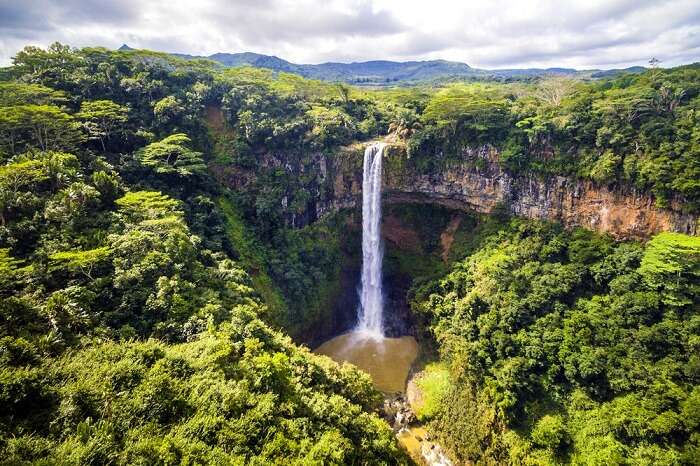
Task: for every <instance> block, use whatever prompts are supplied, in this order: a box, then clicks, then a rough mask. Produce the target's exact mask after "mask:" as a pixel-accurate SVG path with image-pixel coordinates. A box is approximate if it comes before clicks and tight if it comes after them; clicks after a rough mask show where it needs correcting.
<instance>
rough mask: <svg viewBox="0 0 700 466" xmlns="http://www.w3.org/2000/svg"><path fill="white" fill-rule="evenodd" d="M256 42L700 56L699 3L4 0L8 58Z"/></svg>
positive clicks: (507, 63) (267, 49)
mask: <svg viewBox="0 0 700 466" xmlns="http://www.w3.org/2000/svg"><path fill="white" fill-rule="evenodd" d="M56 40H59V41H61V42H64V43H68V44H70V45H73V46H79V47H80V46H87V45H103V46H106V47H118V46H119V45H121V44H122V43H128V44H129V45H131V46H132V47H139V48H151V49H155V50H163V51H170V52H183V53H190V54H198V55H208V54H211V53H215V52H240V51H254V52H259V53H267V54H271V55H277V56H280V57H282V58H285V59H288V60H290V61H294V62H298V63H318V62H322V61H359V60H372V59H395V60H413V59H432V58H444V59H450V60H457V61H463V62H466V63H468V64H470V65H472V66H478V67H490V68H505V67H531V66H572V67H578V68H593V67H616V66H629V65H633V64H644V63H646V61H647V60H648V59H649V58H650V57H651V56H656V57H658V58H660V59H661V60H662V61H663V64H665V65H669V66H670V65H675V64H680V63H687V62H691V61H698V60H700V53H699V47H700V3H699V2H697V0H576V1H568V2H561V1H558V0H489V1H486V0H485V1H481V2H479V1H469V2H467V1H465V2H456V1H454V0H430V1H425V0H233V1H231V0H228V1H227V0H199V1H197V2H193V1H191V0H152V1H148V2H143V1H137V0H53V1H52V0H24V1H22V2H19V1H10V0H0V63H3V64H7V63H9V62H10V58H11V56H12V55H13V54H14V53H16V52H17V51H18V50H19V49H21V48H22V47H23V46H25V45H40V46H46V45H48V44H50V43H51V42H53V41H56Z"/></svg>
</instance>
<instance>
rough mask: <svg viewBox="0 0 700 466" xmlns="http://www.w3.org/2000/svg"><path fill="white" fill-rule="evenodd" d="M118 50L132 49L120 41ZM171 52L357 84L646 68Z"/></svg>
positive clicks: (590, 74)
mask: <svg viewBox="0 0 700 466" xmlns="http://www.w3.org/2000/svg"><path fill="white" fill-rule="evenodd" d="M119 50H124V51H130V50H134V49H132V48H131V47H129V46H128V45H126V44H124V45H122V46H121V47H120V48H119ZM170 55H173V56H176V57H179V58H183V59H186V60H195V59H208V60H212V61H215V62H218V63H220V64H221V65H223V66H225V67H239V66H253V67H256V68H265V69H269V70H272V71H275V72H287V73H294V74H298V75H300V76H303V77H305V78H309V79H318V80H322V81H341V82H345V83H348V84H356V85H374V86H377V85H378V86H381V85H394V84H410V83H420V82H429V81H436V80H446V79H496V80H511V79H529V78H537V77H542V76H571V77H584V78H592V79H597V78H603V77H610V76H614V75H617V74H620V73H640V72H643V71H644V70H645V69H646V68H644V67H642V66H633V67H629V68H622V69H618V68H615V69H608V70H599V69H591V70H576V69H574V68H563V67H551V68H506V69H493V70H489V69H480V68H473V67H471V66H469V65H468V64H466V63H462V62H456V61H450V60H442V59H436V60H411V61H392V60H369V61H354V62H350V63H342V62H332V61H331V62H323V63H318V64H299V63H293V62H290V61H288V60H285V59H283V58H280V57H277V56H275V55H265V54H260V53H255V52H237V53H227V52H218V53H214V54H211V55H208V56H201V55H190V54H183V53H171V54H170Z"/></svg>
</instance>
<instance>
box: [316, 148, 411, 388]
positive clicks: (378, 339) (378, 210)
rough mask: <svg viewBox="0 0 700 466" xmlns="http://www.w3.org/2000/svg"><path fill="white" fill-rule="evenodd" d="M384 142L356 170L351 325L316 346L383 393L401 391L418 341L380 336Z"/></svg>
mask: <svg viewBox="0 0 700 466" xmlns="http://www.w3.org/2000/svg"><path fill="white" fill-rule="evenodd" d="M385 148H386V144H384V143H376V144H372V145H370V146H368V147H367V148H366V150H365V154H364V162H363V171H362V272H361V277H360V287H359V290H358V293H359V297H360V303H359V306H358V309H357V317H358V319H357V325H356V326H355V328H354V329H353V330H352V331H351V332H349V333H345V334H342V335H339V336H337V337H335V338H332V339H330V340H328V341H326V342H325V343H323V344H322V345H321V346H319V347H318V348H316V350H315V352H316V353H318V354H325V355H326V356H330V357H331V358H332V359H334V360H336V361H338V362H342V361H347V362H350V363H352V364H354V365H356V366H358V367H359V368H360V369H362V370H364V371H365V372H367V373H368V374H370V376H372V380H373V382H374V385H375V387H376V388H377V389H378V390H380V391H383V392H385V393H391V392H402V391H404V389H405V386H406V378H407V377H408V372H409V370H410V368H411V364H413V361H414V360H415V358H416V357H417V355H418V343H417V342H416V340H415V338H413V337H411V336H402V337H399V338H387V337H385V336H384V330H383V327H384V326H383V319H384V296H383V291H382V259H383V246H382V235H381V216H382V204H381V202H382V159H383V157H384V149H385Z"/></svg>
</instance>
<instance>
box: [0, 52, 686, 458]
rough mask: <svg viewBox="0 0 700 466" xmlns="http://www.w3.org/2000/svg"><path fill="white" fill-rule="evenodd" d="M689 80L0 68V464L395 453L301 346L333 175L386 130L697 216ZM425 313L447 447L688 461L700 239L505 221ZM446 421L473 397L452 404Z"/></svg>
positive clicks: (105, 58)
mask: <svg viewBox="0 0 700 466" xmlns="http://www.w3.org/2000/svg"><path fill="white" fill-rule="evenodd" d="M699 90H700V68H699V67H698V66H697V65H689V66H685V67H679V68H674V69H670V70H662V69H652V70H649V71H647V72H645V73H642V74H635V75H622V76H618V77H613V78H605V79H601V80H597V81H593V82H583V81H575V80H570V79H542V80H536V81H534V82H532V83H522V82H521V83H510V84H495V83H492V82H491V83H453V84H448V85H440V86H435V87H431V86H421V87H410V88H394V89H381V90H371V89H366V88H363V89H358V88H353V87H350V86H347V85H345V84H336V83H327V82H321V81H313V80H307V79H303V78H301V77H298V76H295V75H292V74H286V73H274V72H272V71H270V70H261V69H255V68H249V67H244V68H231V69H224V68H222V67H221V66H219V65H217V64H216V63H214V62H211V61H208V60H183V59H178V58H175V57H172V56H169V55H165V54H159V53H155V52H148V51H134V50H121V51H109V50H106V49H102V48H84V49H73V48H70V47H68V46H65V45H61V44H54V45H52V46H50V47H49V48H47V49H40V48H36V47H27V48H25V49H24V50H22V51H20V52H18V53H17V55H16V57H15V58H14V61H13V65H12V66H11V67H8V68H4V69H1V70H0V163H2V165H1V166H0V297H1V300H0V407H2V410H0V462H3V463H4V464H56V463H61V464H180V463H182V464H196V463H199V464H201V463H215V464H274V463H276V462H277V463H282V462H284V463H295V464H396V463H401V462H403V461H404V460H403V456H402V454H401V452H400V450H399V448H398V446H397V445H396V443H395V440H394V438H393V434H392V432H391V429H390V428H389V426H388V425H387V424H386V423H385V422H384V421H382V420H381V419H380V418H379V416H378V415H377V414H376V412H377V411H376V410H377V408H378V406H379V403H380V401H381V398H380V396H379V394H378V393H377V392H376V391H374V389H373V388H372V386H371V381H370V380H369V378H368V376H366V375H365V374H363V373H361V372H360V371H358V370H356V369H354V368H352V367H349V366H338V365H337V364H335V363H333V362H331V361H330V360H328V359H327V358H324V357H320V356H315V355H313V354H311V353H310V352H309V351H308V350H307V349H304V348H303V347H300V346H298V345H296V344H295V343H293V342H292V340H291V338H290V337H289V336H287V334H290V335H292V336H293V337H295V339H297V341H304V340H303V337H304V334H305V331H306V329H309V328H312V327H313V326H314V325H315V323H316V322H318V321H319V319H321V318H322V317H323V313H324V312H328V311H327V310H328V308H329V306H328V303H329V302H330V300H332V296H333V293H334V287H335V286H337V283H338V275H339V273H340V270H339V268H340V263H341V262H342V257H341V256H342V251H341V249H342V246H343V245H342V242H343V232H344V230H343V229H344V224H343V222H342V219H337V218H334V217H333V216H332V215H329V216H324V217H319V216H318V212H319V209H318V208H317V207H318V206H319V205H321V204H322V203H323V202H325V201H326V200H328V198H329V196H330V191H329V183H330V181H329V180H328V179H327V177H326V175H325V173H324V172H323V170H321V169H319V168H318V167H319V166H320V165H319V164H321V163H322V162H321V160H322V159H324V158H326V157H334V156H336V154H337V153H338V150H339V149H338V148H339V147H340V146H344V145H347V144H350V143H352V142H354V141H364V140H368V139H372V138H379V137H384V136H386V135H387V134H389V135H391V137H393V138H395V139H396V140H398V141H400V142H401V143H403V144H405V145H406V147H407V148H408V155H409V157H410V160H411V163H414V164H416V166H418V167H419V168H420V169H421V170H435V169H440V167H442V166H444V164H450V163H455V162H458V161H460V160H461V157H462V154H463V151H464V149H465V148H466V147H473V146H476V145H484V144H486V145H491V146H493V147H495V148H497V149H498V153H499V157H500V159H499V161H500V163H501V164H502V166H503V167H504V169H506V170H508V171H510V172H512V173H514V174H524V173H527V174H530V175H532V176H542V177H545V176H552V175H561V176H571V177H578V178H581V179H586V180H590V181H591V182H593V183H596V184H599V185H606V186H610V187H611V188H614V189H620V190H633V191H635V192H644V193H648V194H651V195H652V196H653V197H654V199H655V201H656V202H657V204H658V205H659V206H668V205H677V206H680V207H679V208H680V209H683V210H685V211H687V212H692V213H697V212H698V209H699V208H700V204H699V203H700V153H699V151H700V132H699V131H700V130H698V127H699V125H698V118H699V117H700V116H699V115H700V113H698V111H697V110H698V105H699V104H700V97H699V96H698V91H699ZM483 225H484V226H483V228H481V227H480V229H477V232H476V233H475V235H476V236H474V238H473V240H472V241H471V243H470V244H471V246H470V247H469V248H467V249H464V250H463V254H462V256H461V257H459V258H457V259H458V260H457V261H456V263H455V265H454V267H453V268H452V269H451V270H448V271H447V272H445V273H443V272H444V271H441V273H442V275H443V276H441V277H434V276H433V277H430V279H428V278H426V279H425V280H422V281H418V282H417V285H416V287H415V288H414V290H413V292H412V301H413V307H414V310H415V312H416V313H418V314H419V315H420V316H422V317H421V319H422V323H423V325H424V329H425V332H426V338H430V339H432V340H434V342H435V344H436V345H437V347H438V348H439V358H440V359H441V364H440V365H437V366H435V367H440V370H441V371H443V370H445V369H444V368H445V367H447V368H448V373H449V376H448V377H445V376H444V374H443V373H441V375H440V377H439V378H438V379H439V381H440V383H439V384H438V388H439V389H435V390H432V391H431V393H434V394H435V396H436V397H437V398H436V399H435V400H433V401H434V402H433V403H432V404H431V405H430V409H429V410H428V411H427V412H426V416H427V417H428V418H430V419H432V421H431V422H432V423H433V424H434V428H435V430H436V431H437V432H439V433H440V436H441V439H442V440H443V441H444V442H445V445H446V446H447V447H448V448H449V449H450V451H452V453H453V454H455V455H456V456H457V457H458V458H462V459H465V460H466V459H473V460H484V461H487V460H488V461H494V462H498V461H505V460H511V461H512V462H518V461H522V462H531V463H538V464H541V463H557V462H569V461H571V462H575V463H589V464H603V463H602V461H603V459H607V460H608V463H605V464H610V462H609V461H611V459H612V460H613V461H616V462H618V463H619V464H628V463H632V464H652V463H654V464H662V463H664V462H666V463H667V464H678V463H685V464H697V462H698V451H700V450H699V446H698V445H699V442H700V438H699V436H700V434H699V433H698V429H699V425H698V419H700V414H699V413H700V411H699V409H700V408H699V406H700V405H699V403H700V401H699V400H700V398H699V397H700V392H699V391H698V390H699V388H698V386H699V385H698V377H700V375H699V374H700V373H699V372H698V371H699V370H700V369H699V368H700V360H699V359H698V356H697V354H698V353H699V352H700V347H699V346H698V345H699V343H698V342H699V341H700V340H699V338H700V321H699V320H698V319H700V317H699V316H698V304H699V303H698V283H699V282H700V277H699V275H700V263H699V261H700V252H699V251H700V246H698V239H697V237H688V236H684V235H679V234H671V233H664V234H661V235H659V236H657V237H655V238H653V239H652V240H651V241H649V242H648V243H647V244H639V243H616V242H614V241H612V240H611V239H610V238H606V237H601V236H597V235H593V234H592V233H590V232H585V231H574V232H566V231H562V230H561V229H559V228H558V227H557V226H555V225H549V224H543V223H538V222H531V221H524V220H518V219H513V220H510V219H504V218H502V217H499V216H494V217H493V218H491V219H485V220H484V224H483ZM454 406H459V407H460V409H446V408H447V407H454Z"/></svg>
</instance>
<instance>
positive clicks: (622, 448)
mask: <svg viewBox="0 0 700 466" xmlns="http://www.w3.org/2000/svg"><path fill="white" fill-rule="evenodd" d="M476 231H477V232H478V233H477V234H476V236H475V237H473V238H472V239H471V241H472V245H473V249H472V251H471V253H470V254H468V256H467V257H466V258H465V259H463V260H462V261H459V262H457V263H456V264H455V266H454V267H453V268H452V270H451V271H450V272H449V273H447V274H446V275H444V276H443V277H442V278H439V279H436V280H434V281H430V282H428V283H425V284H422V285H420V286H418V287H416V288H415V289H414V290H413V291H412V293H413V299H412V306H413V309H414V311H415V312H416V313H418V314H419V315H421V316H422V318H423V319H424V324H425V328H426V330H427V331H428V332H429V333H430V334H431V335H432V336H433V337H434V338H435V341H436V342H437V344H438V348H439V354H440V360H441V361H442V364H443V367H446V368H447V371H448V374H449V376H448V377H447V381H445V380H444V378H445V375H444V372H441V371H440V370H441V369H440V367H439V366H438V367H437V368H436V367H429V368H428V375H429V376H432V377H433V378H435V377H439V376H440V375H441V374H443V375H442V377H443V380H442V383H440V385H439V386H438V387H437V388H431V387H429V388H428V389H427V390H426V393H427V395H428V399H427V400H426V405H427V406H430V407H431V409H430V411H429V412H428V413H427V414H426V415H425V417H426V418H428V419H431V423H430V425H431V426H432V428H433V429H434V430H435V432H438V433H439V436H440V438H441V440H442V441H443V444H444V445H445V446H447V447H448V448H449V449H450V450H451V452H452V453H453V454H454V455H455V457H457V458H459V459H461V460H465V461H466V460H470V461H476V462H477V463H485V464H486V463H499V464H500V463H512V464H558V463H568V462H572V463H574V464H600V465H603V464H668V465H671V464H697V463H698V461H699V460H700V431H699V430H698V428H699V426H698V419H700V417H699V416H698V413H699V411H698V410H699V409H700V384H699V382H700V372H699V369H700V366H699V363H700V359H699V358H698V354H700V353H699V351H700V348H698V341H700V340H699V339H698V338H699V335H700V313H699V312H698V310H699V309H700V299H699V296H700V295H699V294H698V291H699V290H698V283H700V238H698V237H691V236H686V235H681V234H676V233H662V234H659V235H657V236H656V237H654V238H653V239H652V240H651V241H649V243H648V244H647V245H646V247H643V246H641V245H639V244H637V243H614V242H613V241H611V240H610V239H608V238H605V237H600V236H596V235H593V234H591V233H588V232H585V231H582V230H579V231H573V232H565V231H562V230H561V229H560V228H558V227H556V226H554V225H546V224H541V223H536V222H532V221H523V220H510V221H508V220H501V221H498V220H495V219H491V220H488V221H486V223H484V224H482V225H480V226H479V227H478V228H477V229H476ZM428 380H430V379H429V378H428Z"/></svg>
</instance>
